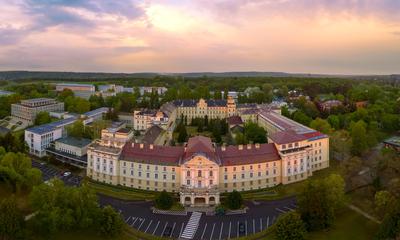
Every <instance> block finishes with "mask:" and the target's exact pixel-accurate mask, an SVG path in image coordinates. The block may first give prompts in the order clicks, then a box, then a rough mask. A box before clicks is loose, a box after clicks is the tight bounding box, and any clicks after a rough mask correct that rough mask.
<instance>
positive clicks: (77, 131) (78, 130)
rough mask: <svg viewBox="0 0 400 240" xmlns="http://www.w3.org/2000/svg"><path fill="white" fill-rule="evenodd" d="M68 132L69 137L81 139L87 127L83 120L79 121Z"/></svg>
mask: <svg viewBox="0 0 400 240" xmlns="http://www.w3.org/2000/svg"><path fill="white" fill-rule="evenodd" d="M67 131H68V135H69V136H71V137H75V138H78V139H81V138H82V137H83V135H84V134H85V126H84V125H83V122H82V121H81V120H77V121H75V122H74V123H73V124H72V125H71V126H70V127H68V129H67Z"/></svg>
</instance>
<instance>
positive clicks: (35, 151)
mask: <svg viewBox="0 0 400 240" xmlns="http://www.w3.org/2000/svg"><path fill="white" fill-rule="evenodd" d="M76 120H77V118H68V119H63V120H60V121H57V122H53V123H48V124H44V125H40V126H37V127H33V128H29V129H26V130H25V142H26V143H27V144H28V147H29V153H30V154H32V155H35V156H38V157H43V156H45V155H46V149H47V148H48V147H50V145H51V144H52V142H53V141H55V140H57V139H60V138H62V137H65V136H66V135H67V132H66V129H65V127H66V126H68V125H70V124H72V123H74V122H75V121H76Z"/></svg>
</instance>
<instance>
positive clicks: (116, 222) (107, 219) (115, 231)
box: [99, 206, 124, 237]
mask: <svg viewBox="0 0 400 240" xmlns="http://www.w3.org/2000/svg"><path fill="white" fill-rule="evenodd" d="M99 226H100V232H101V234H102V235H105V236H108V237H116V236H118V235H121V233H122V230H123V227H124V221H123V220H122V218H121V216H120V215H119V214H118V213H117V212H116V211H115V210H114V208H112V207H111V206H106V207H104V208H103V209H102V211H101V216H100V224H99Z"/></svg>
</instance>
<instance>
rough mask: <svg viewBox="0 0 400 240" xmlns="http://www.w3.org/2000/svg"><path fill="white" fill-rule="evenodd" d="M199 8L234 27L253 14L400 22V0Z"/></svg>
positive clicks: (304, 0)
mask: <svg viewBox="0 0 400 240" xmlns="http://www.w3.org/2000/svg"><path fill="white" fill-rule="evenodd" d="M195 4H196V6H198V7H200V8H201V9H203V10H206V11H209V12H212V13H213V14H214V16H215V17H217V18H219V19H223V20H224V21H226V22H233V23H236V22H237V19H236V17H241V18H244V17H245V16H250V17H251V14H256V15H261V16H263V17H271V16H285V17H288V16H291V17H293V16H297V17H299V16H302V17H309V18H310V17H315V16H318V15H319V14H328V15H331V16H341V17H343V14H344V15H348V16H354V15H357V16H361V17H371V16H372V17H375V18H379V19H385V20H388V21H389V20H390V21H398V20H399V19H400V1H398V0H354V1H353V0H351V1H350V0H235V1H230V0H198V1H195Z"/></svg>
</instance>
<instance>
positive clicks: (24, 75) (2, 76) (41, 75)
mask: <svg viewBox="0 0 400 240" xmlns="http://www.w3.org/2000/svg"><path fill="white" fill-rule="evenodd" d="M156 76H181V77H185V78H199V77H205V76H207V77H299V78H349V79H371V80H374V79H377V80H400V74H398V75H330V74H306V73H285V72H256V71H253V72H189V73H154V72H143V73H102V72H39V71H37V72H36V71H3V72H1V71H0V80H29V79H49V80H57V79H60V80H64V79H65V80H67V79H69V80H74V79H88V80H104V79H116V78H120V79H121V78H154V77H156Z"/></svg>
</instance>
